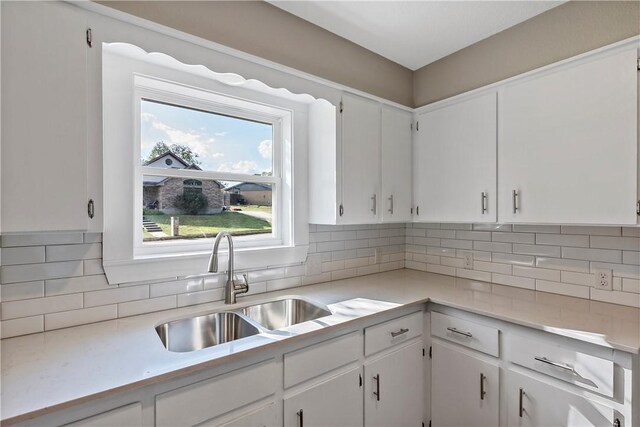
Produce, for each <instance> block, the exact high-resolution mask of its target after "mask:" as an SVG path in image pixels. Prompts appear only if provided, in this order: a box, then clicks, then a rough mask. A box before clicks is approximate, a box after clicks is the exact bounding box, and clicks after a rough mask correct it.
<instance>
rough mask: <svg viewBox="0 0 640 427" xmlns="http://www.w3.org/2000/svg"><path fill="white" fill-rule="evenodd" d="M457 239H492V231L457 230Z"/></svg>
mask: <svg viewBox="0 0 640 427" xmlns="http://www.w3.org/2000/svg"><path fill="white" fill-rule="evenodd" d="M456 239H461V240H478V241H484V242H490V241H491V233H490V232H488V231H456Z"/></svg>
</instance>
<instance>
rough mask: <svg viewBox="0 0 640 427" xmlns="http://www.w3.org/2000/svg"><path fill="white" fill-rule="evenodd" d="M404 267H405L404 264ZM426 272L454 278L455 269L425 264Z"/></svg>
mask: <svg viewBox="0 0 640 427" xmlns="http://www.w3.org/2000/svg"><path fill="white" fill-rule="evenodd" d="M405 265H407V264H406V263H405ZM427 271H428V272H430V273H438V274H446V275H447V276H455V275H456V269H455V267H446V266H444V265H435V264H427Z"/></svg>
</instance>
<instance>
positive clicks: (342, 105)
mask: <svg viewBox="0 0 640 427" xmlns="http://www.w3.org/2000/svg"><path fill="white" fill-rule="evenodd" d="M343 111H344V103H343V102H342V101H340V114H342V112H343Z"/></svg>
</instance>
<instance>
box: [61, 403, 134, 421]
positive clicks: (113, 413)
mask: <svg viewBox="0 0 640 427" xmlns="http://www.w3.org/2000/svg"><path fill="white" fill-rule="evenodd" d="M141 425H142V404H141V403H140V402H137V403H132V404H130V405H126V406H122V407H120V408H116V409H112V410H110V411H107V412H103V413H101V414H98V415H94V416H92V417H89V418H85V419H83V420H80V421H76V422H74V423H71V424H66V425H65V427H111V426H130V427H135V426H141Z"/></svg>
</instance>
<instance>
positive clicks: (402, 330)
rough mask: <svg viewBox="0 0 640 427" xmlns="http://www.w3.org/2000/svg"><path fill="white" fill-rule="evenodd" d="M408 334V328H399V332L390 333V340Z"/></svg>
mask: <svg viewBox="0 0 640 427" xmlns="http://www.w3.org/2000/svg"><path fill="white" fill-rule="evenodd" d="M407 332H409V329H408V328H401V329H400V330H399V331H395V332H391V338H395V337H399V336H400V335H404V334H406V333H407Z"/></svg>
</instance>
